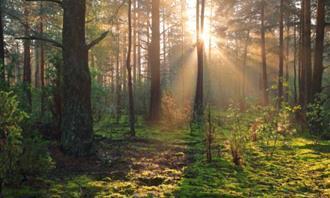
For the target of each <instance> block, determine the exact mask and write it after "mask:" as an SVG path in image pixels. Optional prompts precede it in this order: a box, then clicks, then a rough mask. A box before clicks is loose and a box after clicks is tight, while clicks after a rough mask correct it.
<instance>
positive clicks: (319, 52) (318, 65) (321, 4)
mask: <svg viewBox="0 0 330 198" xmlns="http://www.w3.org/2000/svg"><path fill="white" fill-rule="evenodd" d="M324 29H325V0H318V3H317V26H316V39H315V54H314V71H313V97H315V96H317V94H318V93H321V92H322V76H323V70H324V67H323V52H324Z"/></svg>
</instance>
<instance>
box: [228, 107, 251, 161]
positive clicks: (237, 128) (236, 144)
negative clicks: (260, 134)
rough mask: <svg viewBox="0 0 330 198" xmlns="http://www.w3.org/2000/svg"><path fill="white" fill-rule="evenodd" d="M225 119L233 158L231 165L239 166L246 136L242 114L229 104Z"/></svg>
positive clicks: (237, 108)
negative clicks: (227, 123)
mask: <svg viewBox="0 0 330 198" xmlns="http://www.w3.org/2000/svg"><path fill="white" fill-rule="evenodd" d="M227 119H228V122H229V126H230V127H229V128H230V134H229V137H228V141H229V146H230V152H231V153H230V154H231V156H232V158H233V163H234V164H235V165H237V166H241V165H242V163H243V152H244V149H245V145H246V140H247V135H246V129H244V127H243V126H244V124H243V123H242V120H243V113H242V112H241V111H240V107H239V106H237V105H233V104H231V105H230V106H229V108H228V109H227Z"/></svg>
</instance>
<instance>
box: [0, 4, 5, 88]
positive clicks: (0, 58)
mask: <svg viewBox="0 0 330 198" xmlns="http://www.w3.org/2000/svg"><path fill="white" fill-rule="evenodd" d="M3 9H4V3H3V1H2V0H1V1H0V82H1V83H4V82H6V79H5V42H4V31H3V29H4V28H3V27H4V23H3ZM1 87H2V84H0V88H1Z"/></svg>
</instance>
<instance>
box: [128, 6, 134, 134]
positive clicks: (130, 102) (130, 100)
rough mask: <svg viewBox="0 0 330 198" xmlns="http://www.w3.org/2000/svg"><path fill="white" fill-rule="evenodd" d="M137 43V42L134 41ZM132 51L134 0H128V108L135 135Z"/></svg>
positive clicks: (131, 130) (131, 127)
mask: <svg viewBox="0 0 330 198" xmlns="http://www.w3.org/2000/svg"><path fill="white" fill-rule="evenodd" d="M134 43H135V42H134ZM131 51H132V0H128V51H127V60H126V67H127V74H128V79H127V80H128V84H127V86H128V110H129V126H130V132H131V136H133V137H134V136H135V110H134V97H133V82H132V66H131Z"/></svg>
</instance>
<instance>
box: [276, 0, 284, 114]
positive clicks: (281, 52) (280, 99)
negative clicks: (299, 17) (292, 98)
mask: <svg viewBox="0 0 330 198" xmlns="http://www.w3.org/2000/svg"><path fill="white" fill-rule="evenodd" d="M283 3H284V0H281V5H280V38H279V39H280V40H279V42H280V50H279V71H278V87H277V88H278V95H277V98H278V104H277V105H278V107H281V104H282V102H283V80H284V79H283V73H284V72H283V65H284V42H283V41H284V39H283V9H284V5H283Z"/></svg>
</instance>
